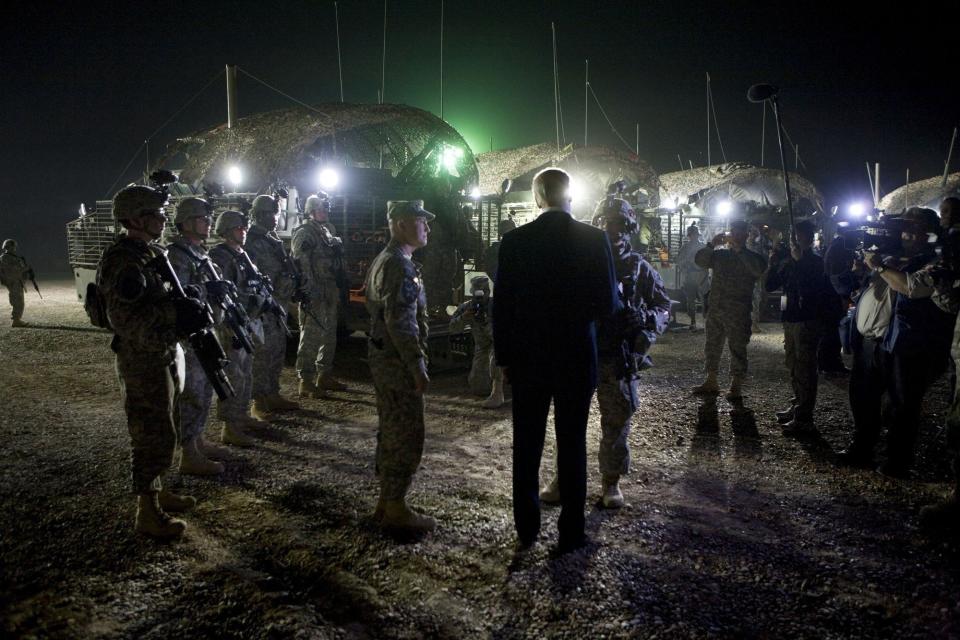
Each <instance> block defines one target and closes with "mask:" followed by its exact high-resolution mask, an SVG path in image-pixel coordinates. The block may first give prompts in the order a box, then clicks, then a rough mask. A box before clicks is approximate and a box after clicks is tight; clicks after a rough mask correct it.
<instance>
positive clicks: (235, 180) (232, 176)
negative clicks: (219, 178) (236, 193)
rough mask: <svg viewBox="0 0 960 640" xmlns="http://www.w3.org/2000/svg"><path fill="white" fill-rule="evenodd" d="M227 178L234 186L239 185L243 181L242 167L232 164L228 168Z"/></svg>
mask: <svg viewBox="0 0 960 640" xmlns="http://www.w3.org/2000/svg"><path fill="white" fill-rule="evenodd" d="M227 179H228V180H229V181H230V182H231V184H233V186H234V187H239V186H240V183H241V182H243V173H242V172H241V171H240V167H238V166H232V167H230V168H229V169H227Z"/></svg>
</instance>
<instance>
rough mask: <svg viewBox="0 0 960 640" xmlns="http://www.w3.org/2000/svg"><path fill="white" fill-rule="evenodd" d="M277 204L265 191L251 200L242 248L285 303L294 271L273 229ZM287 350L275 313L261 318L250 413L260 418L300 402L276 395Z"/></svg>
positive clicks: (290, 294) (292, 287)
mask: <svg viewBox="0 0 960 640" xmlns="http://www.w3.org/2000/svg"><path fill="white" fill-rule="evenodd" d="M279 207H280V204H279V202H277V200H276V199H275V198H274V197H272V196H268V195H259V196H257V197H256V198H255V199H254V201H253V208H252V210H251V215H252V217H253V226H252V227H250V232H249V233H248V234H247V243H246V244H245V245H244V247H243V248H244V250H245V251H246V252H247V254H249V256H250V259H251V260H253V263H254V264H255V265H256V266H257V269H258V270H259V271H260V273H261V274H263V275H265V276H267V277H268V278H270V281H271V282H272V283H273V297H274V298H275V299H276V301H277V302H278V303H280V304H281V305H283V306H284V307H286V305H287V303H289V302H290V298H292V297H293V294H294V291H295V289H296V274H295V273H293V270H292V262H291V260H290V256H289V255H287V250H286V248H284V246H283V241H282V240H280V237H279V236H278V235H277V233H276V228H277V214H279V213H280V209H279ZM286 353H287V332H286V330H285V329H284V327H283V326H282V323H281V322H280V318H279V317H278V316H277V315H276V314H270V315H268V316H267V317H265V318H263V344H262V345H259V346H258V347H257V349H256V351H255V352H254V358H253V391H252V393H253V414H254V415H255V416H257V417H259V418H263V419H264V420H266V419H268V418H269V417H270V414H271V412H274V411H291V410H296V409H299V408H300V405H299V404H298V403H296V402H293V401H291V400H287V399H286V398H284V397H283V396H282V395H280V373H281V372H282V371H283V362H284V360H285V358H286Z"/></svg>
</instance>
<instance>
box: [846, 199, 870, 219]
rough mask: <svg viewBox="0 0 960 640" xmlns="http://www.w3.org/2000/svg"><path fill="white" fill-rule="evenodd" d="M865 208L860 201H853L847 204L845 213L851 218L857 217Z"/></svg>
mask: <svg viewBox="0 0 960 640" xmlns="http://www.w3.org/2000/svg"><path fill="white" fill-rule="evenodd" d="M866 210H867V208H866V207H865V206H863V203H862V202H853V203H851V204H849V205H848V206H847V214H848V215H849V216H850V217H851V218H859V217H860V216H862V215H863V214H864V213H865V212H866Z"/></svg>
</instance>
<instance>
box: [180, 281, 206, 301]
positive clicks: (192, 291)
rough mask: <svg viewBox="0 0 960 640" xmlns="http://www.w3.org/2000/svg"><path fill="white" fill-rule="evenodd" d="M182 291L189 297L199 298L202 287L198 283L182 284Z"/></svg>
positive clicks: (201, 293)
mask: <svg viewBox="0 0 960 640" xmlns="http://www.w3.org/2000/svg"><path fill="white" fill-rule="evenodd" d="M183 292H184V293H185V294H187V295H188V296H189V297H191V298H195V299H197V300H200V299H202V298H203V287H201V286H200V285H198V284H185V285H183Z"/></svg>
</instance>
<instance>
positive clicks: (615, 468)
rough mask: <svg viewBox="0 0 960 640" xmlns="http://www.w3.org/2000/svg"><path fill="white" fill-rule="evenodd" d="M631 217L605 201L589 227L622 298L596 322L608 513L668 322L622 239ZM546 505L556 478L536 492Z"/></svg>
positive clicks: (666, 303) (616, 499) (665, 305)
mask: <svg viewBox="0 0 960 640" xmlns="http://www.w3.org/2000/svg"><path fill="white" fill-rule="evenodd" d="M636 220H637V218H636V213H634V210H633V207H631V206H630V204H629V203H628V202H627V201H626V200H622V199H620V198H610V199H608V200H604V201H603V202H601V203H600V205H599V206H598V207H597V211H596V213H595V214H594V217H593V224H594V226H597V227H600V228H602V229H603V230H604V231H605V232H606V234H607V237H608V238H609V239H610V246H611V248H612V249H613V264H614V267H615V269H616V274H617V281H618V283H619V290H620V296H621V299H622V302H623V303H624V305H623V310H622V313H621V314H620V315H619V316H617V317H615V318H613V319H609V320H601V322H600V326H599V329H598V337H597V342H598V346H599V353H598V355H599V358H598V366H599V381H598V384H597V404H598V406H599V408H600V429H601V432H602V436H601V438H600V450H599V461H600V474H601V476H602V478H603V498H602V504H603V506H604V507H606V508H608V509H619V508H620V507H622V506H623V504H624V501H623V493H622V492H621V491H620V476H622V475H625V474H627V473H629V472H630V447H629V444H628V442H627V438H628V436H629V435H630V422H631V420H632V419H633V414H634V413H635V412H636V410H637V406H638V404H639V397H638V391H637V378H638V377H639V373H640V371H641V370H643V369H647V368H649V367H650V366H652V362H651V360H650V356H649V355H647V352H648V351H649V349H650V347H651V346H652V345H653V343H654V342H655V341H656V339H657V337H658V336H660V335H661V334H662V333H663V332H664V331H665V330H666V328H667V325H668V324H669V322H670V296H668V295H667V290H666V287H664V285H663V280H662V279H661V278H660V274H659V273H657V272H656V270H654V268H653V267H652V266H650V263H649V262H647V261H646V260H645V259H644V258H643V256H642V255H641V254H639V253H636V252H635V251H633V249H632V247H631V246H630V242H629V241H628V238H629V236H630V234H631V233H633V232H634V231H635V230H636V225H637V221H636ZM540 500H541V501H543V502H545V503H547V504H559V503H560V483H559V480H558V476H557V474H554V478H553V480H552V481H551V483H550V484H549V485H548V486H547V487H546V488H545V489H544V490H543V491H541V493H540Z"/></svg>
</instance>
